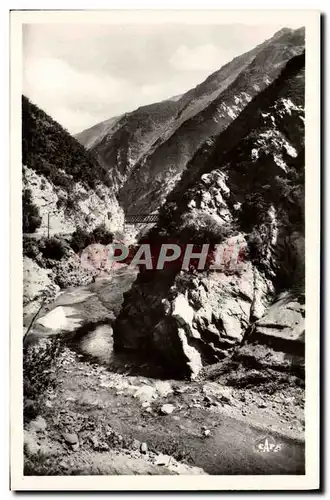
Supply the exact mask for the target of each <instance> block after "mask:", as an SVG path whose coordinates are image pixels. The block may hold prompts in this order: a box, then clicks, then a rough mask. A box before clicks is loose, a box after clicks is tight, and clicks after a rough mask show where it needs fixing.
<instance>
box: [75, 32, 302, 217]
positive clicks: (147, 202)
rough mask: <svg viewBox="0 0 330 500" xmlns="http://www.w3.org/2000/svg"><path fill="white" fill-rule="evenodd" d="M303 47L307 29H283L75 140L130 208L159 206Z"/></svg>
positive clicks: (139, 210) (140, 209) (143, 209)
mask: <svg viewBox="0 0 330 500" xmlns="http://www.w3.org/2000/svg"><path fill="white" fill-rule="evenodd" d="M303 50H304V29H303V28H302V29H299V30H290V29H286V28H285V29H283V30H281V31H279V32H278V33H276V34H275V35H274V36H273V37H272V38H271V39H269V40H267V41H266V42H264V43H262V44H260V45H259V46H257V47H256V48H254V49H253V50H251V51H249V52H247V53H245V54H243V55H241V56H239V57H236V58H235V59H233V60H232V61H231V62H229V63H227V64H226V65H224V66H223V67H222V68H221V69H220V70H219V71H216V72H215V73H213V74H212V75H211V76H209V77H208V78H207V79H206V80H205V81H204V82H203V83H201V84H200V85H198V86H197V87H195V88H194V89H192V90H190V91H188V92H187V93H185V94H183V95H182V96H178V97H175V98H173V99H172V100H171V99H169V100H167V101H163V102H160V103H157V104H154V105H149V106H145V107H142V108H139V109H138V110H136V111H133V112H132V113H128V114H125V115H123V116H122V117H118V119H115V120H114V121H110V122H104V123H103V124H99V125H97V126H95V127H92V128H91V129H89V130H85V131H84V132H82V133H81V134H78V135H77V139H78V140H79V141H81V142H82V144H83V145H85V146H86V147H87V148H89V149H90V151H91V152H92V153H93V154H95V156H96V158H97V159H98V161H99V162H100V164H101V165H102V166H103V167H104V168H106V169H108V170H109V171H110V172H111V175H112V178H113V181H114V184H115V188H116V190H117V197H118V200H119V202H120V204H121V206H122V207H123V208H124V210H125V212H126V213H148V212H150V211H155V210H158V209H159V207H160V206H161V205H162V204H163V202H164V201H165V199H166V195H167V194H168V193H169V192H170V191H171V190H172V189H173V187H174V186H175V184H176V183H177V181H178V180H179V178H180V176H181V174H182V172H183V171H184V170H185V168H186V166H187V164H188V163H189V162H190V160H191V159H192V158H193V156H194V155H195V153H196V152H197V150H198V149H199V147H200V146H201V145H202V144H203V143H204V142H205V141H207V140H208V139H209V138H211V137H212V136H214V135H218V134H219V133H221V132H222V131H224V130H225V129H226V128H227V127H228V126H229V125H230V123H231V122H232V121H233V120H234V119H235V118H236V117H237V116H238V115H239V113H240V112H241V111H242V110H243V109H244V108H245V107H246V105H247V104H248V103H249V102H250V101H251V100H252V99H253V97H254V96H256V95H258V93H259V92H261V91H262V90H263V89H264V88H266V87H267V86H268V85H269V84H270V83H271V82H272V81H274V79H275V78H276V77H277V76H278V75H279V74H280V72H281V70H282V69H283V67H284V66H285V64H286V62H287V61H288V60H289V59H290V58H291V57H292V56H294V55H298V54H301V53H302V52H303ZM98 131H99V132H98Z"/></svg>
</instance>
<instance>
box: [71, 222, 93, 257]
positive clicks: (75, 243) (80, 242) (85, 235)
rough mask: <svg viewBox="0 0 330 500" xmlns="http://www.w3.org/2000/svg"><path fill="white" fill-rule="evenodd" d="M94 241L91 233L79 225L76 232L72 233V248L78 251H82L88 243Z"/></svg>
mask: <svg viewBox="0 0 330 500" xmlns="http://www.w3.org/2000/svg"><path fill="white" fill-rule="evenodd" d="M91 243H93V241H92V238H91V234H90V233H89V232H88V231H85V230H84V229H82V228H80V227H78V228H77V229H76V231H75V232H74V233H72V236H71V241H70V246H71V248H72V250H73V251H74V252H76V253H79V252H81V251H82V250H83V249H84V248H86V247H87V246H88V245H90V244H91Z"/></svg>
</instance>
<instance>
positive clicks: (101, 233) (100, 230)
mask: <svg viewBox="0 0 330 500" xmlns="http://www.w3.org/2000/svg"><path fill="white" fill-rule="evenodd" d="M92 234H93V238H94V240H95V243H101V244H102V245H109V243H112V241H113V234H112V233H111V232H110V231H109V230H108V229H107V228H106V226H105V224H101V225H100V226H97V227H96V228H95V229H94V231H93V233H92Z"/></svg>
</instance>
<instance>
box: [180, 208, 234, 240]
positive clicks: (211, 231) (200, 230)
mask: <svg viewBox="0 0 330 500" xmlns="http://www.w3.org/2000/svg"><path fill="white" fill-rule="evenodd" d="M232 233H233V232H232V230H231V229H229V228H228V226H225V225H224V224H221V223H220V222H219V221H218V220H217V219H216V218H215V217H213V216H212V215H210V214H208V213H205V212H201V211H197V210H196V211H195V212H188V213H186V214H184V216H183V217H182V219H181V227H180V239H181V238H182V240H183V242H186V241H191V242H193V243H196V244H198V243H199V244H204V243H211V244H216V243H221V242H222V241H224V240H225V239H226V238H228V237H229V236H231V235H232Z"/></svg>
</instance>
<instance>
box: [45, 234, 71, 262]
mask: <svg viewBox="0 0 330 500" xmlns="http://www.w3.org/2000/svg"><path fill="white" fill-rule="evenodd" d="M66 251H67V247H66V245H65V243H64V242H63V241H62V240H60V239H58V238H47V239H45V240H44V241H43V245H42V247H41V252H42V255H43V256H44V257H46V259H54V260H61V259H62V257H64V255H65V254H66Z"/></svg>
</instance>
